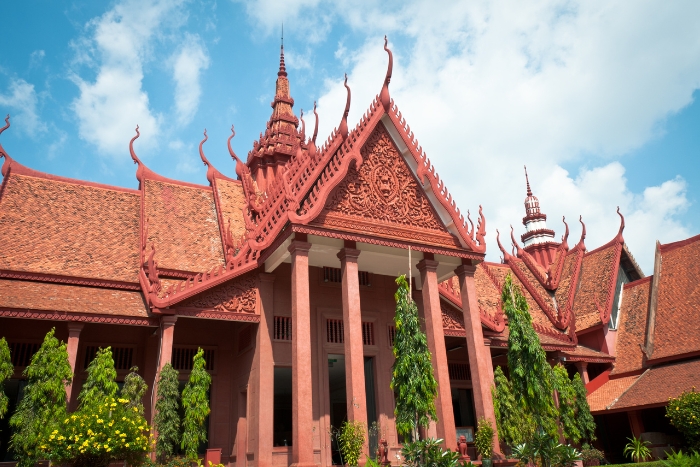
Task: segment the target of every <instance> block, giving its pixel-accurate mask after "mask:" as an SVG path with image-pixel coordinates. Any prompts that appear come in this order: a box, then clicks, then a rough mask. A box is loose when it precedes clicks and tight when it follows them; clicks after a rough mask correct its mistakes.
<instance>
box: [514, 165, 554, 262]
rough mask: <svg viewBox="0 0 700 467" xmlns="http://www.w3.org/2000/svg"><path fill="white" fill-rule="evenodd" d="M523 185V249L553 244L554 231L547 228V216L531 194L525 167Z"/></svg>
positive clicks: (535, 197)
mask: <svg viewBox="0 0 700 467" xmlns="http://www.w3.org/2000/svg"><path fill="white" fill-rule="evenodd" d="M525 184H526V186H527V197H526V198H525V217H523V225H524V226H525V230H526V232H525V233H524V234H523V235H522V236H521V237H520V239H521V240H522V242H523V244H524V245H525V249H526V250H527V249H528V247H530V246H533V245H540V244H543V243H545V244H546V243H555V241H554V231H553V230H551V229H548V228H547V215H546V214H543V213H542V212H541V211H540V201H539V200H538V199H537V196H535V195H533V194H532V189H531V188H530V179H529V178H528V175H527V167H525Z"/></svg>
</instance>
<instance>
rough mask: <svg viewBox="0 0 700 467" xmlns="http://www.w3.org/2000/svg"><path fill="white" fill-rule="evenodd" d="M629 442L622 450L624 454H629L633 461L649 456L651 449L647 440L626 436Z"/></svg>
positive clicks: (642, 459)
mask: <svg viewBox="0 0 700 467" xmlns="http://www.w3.org/2000/svg"><path fill="white" fill-rule="evenodd" d="M627 440H628V441H629V443H627V444H626V445H625V450H624V451H623V452H624V453H625V455H626V456H629V458H630V459H632V460H633V461H634V462H642V461H645V460H646V459H648V458H650V457H651V450H650V449H649V447H648V446H649V444H651V443H649V441H642V440H641V439H637V438H635V437H632V438H627Z"/></svg>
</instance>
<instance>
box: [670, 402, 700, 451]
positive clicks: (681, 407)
mask: <svg viewBox="0 0 700 467" xmlns="http://www.w3.org/2000/svg"><path fill="white" fill-rule="evenodd" d="M666 416H667V417H668V418H669V419H670V420H671V424H672V425H673V426H675V427H676V428H678V431H680V432H681V433H683V436H685V438H686V441H687V442H688V445H689V446H690V447H691V448H693V449H700V392H697V391H696V390H695V388H692V389H691V390H690V391H686V392H684V393H683V394H681V395H680V396H678V397H676V398H671V399H669V401H668V406H667V407H666Z"/></svg>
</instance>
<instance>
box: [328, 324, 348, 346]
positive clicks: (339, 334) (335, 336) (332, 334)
mask: <svg viewBox="0 0 700 467" xmlns="http://www.w3.org/2000/svg"><path fill="white" fill-rule="evenodd" d="M326 342H328V343H329V344H342V343H343V342H345V340H344V338H343V320H342V319H327V320H326Z"/></svg>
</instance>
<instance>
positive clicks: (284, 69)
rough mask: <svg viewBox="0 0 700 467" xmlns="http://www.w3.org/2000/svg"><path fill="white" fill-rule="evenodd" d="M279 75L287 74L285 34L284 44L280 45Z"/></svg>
mask: <svg viewBox="0 0 700 467" xmlns="http://www.w3.org/2000/svg"><path fill="white" fill-rule="evenodd" d="M277 76H287V69H286V68H285V66H284V35H282V45H280V70H279V71H278V72H277Z"/></svg>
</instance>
